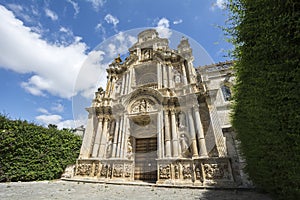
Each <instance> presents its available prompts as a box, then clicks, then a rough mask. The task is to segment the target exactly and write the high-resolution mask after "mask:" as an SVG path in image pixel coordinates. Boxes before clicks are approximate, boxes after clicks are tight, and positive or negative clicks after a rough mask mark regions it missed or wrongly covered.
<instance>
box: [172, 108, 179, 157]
mask: <svg viewBox="0 0 300 200" xmlns="http://www.w3.org/2000/svg"><path fill="white" fill-rule="evenodd" d="M171 127H172V144H173V157H178V155H179V153H178V150H179V147H178V134H177V130H176V117H175V110H174V109H171Z"/></svg>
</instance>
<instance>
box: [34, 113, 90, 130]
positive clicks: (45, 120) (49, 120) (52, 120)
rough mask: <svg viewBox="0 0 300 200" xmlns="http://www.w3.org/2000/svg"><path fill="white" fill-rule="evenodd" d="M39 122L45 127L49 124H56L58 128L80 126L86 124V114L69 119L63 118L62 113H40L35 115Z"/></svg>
mask: <svg viewBox="0 0 300 200" xmlns="http://www.w3.org/2000/svg"><path fill="white" fill-rule="evenodd" d="M35 119H36V120H37V122H38V123H39V124H41V125H43V126H45V127H47V126H48V125H49V124H54V125H56V126H57V128H58V129H63V128H69V129H72V128H77V127H78V126H81V125H84V126H85V125H86V121H87V119H86V116H85V117H82V118H80V119H77V120H72V119H67V120H63V118H62V116H60V115H52V114H50V113H44V115H38V116H36V117H35Z"/></svg>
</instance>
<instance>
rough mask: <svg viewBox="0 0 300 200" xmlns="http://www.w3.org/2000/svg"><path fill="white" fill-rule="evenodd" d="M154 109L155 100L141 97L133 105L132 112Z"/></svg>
mask: <svg viewBox="0 0 300 200" xmlns="http://www.w3.org/2000/svg"><path fill="white" fill-rule="evenodd" d="M152 110H153V102H151V101H149V100H147V99H141V100H139V101H137V102H135V103H134V104H133V105H132V109H131V113H143V112H149V111H152Z"/></svg>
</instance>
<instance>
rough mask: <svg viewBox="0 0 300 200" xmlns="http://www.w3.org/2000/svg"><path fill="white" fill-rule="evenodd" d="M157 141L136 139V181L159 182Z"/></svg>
mask: <svg viewBox="0 0 300 200" xmlns="http://www.w3.org/2000/svg"><path fill="white" fill-rule="evenodd" d="M156 158H157V139H156V138H142V139H136V147H135V170H134V179H135V180H143V181H147V182H155V181H157V163H156Z"/></svg>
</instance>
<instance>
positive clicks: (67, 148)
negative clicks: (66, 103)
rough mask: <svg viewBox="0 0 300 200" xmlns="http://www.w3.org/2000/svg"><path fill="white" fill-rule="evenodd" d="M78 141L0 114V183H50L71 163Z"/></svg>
mask: <svg viewBox="0 0 300 200" xmlns="http://www.w3.org/2000/svg"><path fill="white" fill-rule="evenodd" d="M80 145H81V138H80V137H79V136H76V135H74V134H72V133H71V132H70V131H68V130H57V129H55V128H44V127H42V126H37V125H35V124H32V123H28V122H27V121H21V120H10V119H8V118H7V117H5V116H3V115H0V155H1V157H0V182H4V181H33V180H51V179H56V178H59V177H60V176H61V174H62V173H63V171H64V169H65V167H66V166H67V165H68V164H71V163H75V160H76V158H77V157H78V154H79V149H80Z"/></svg>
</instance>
